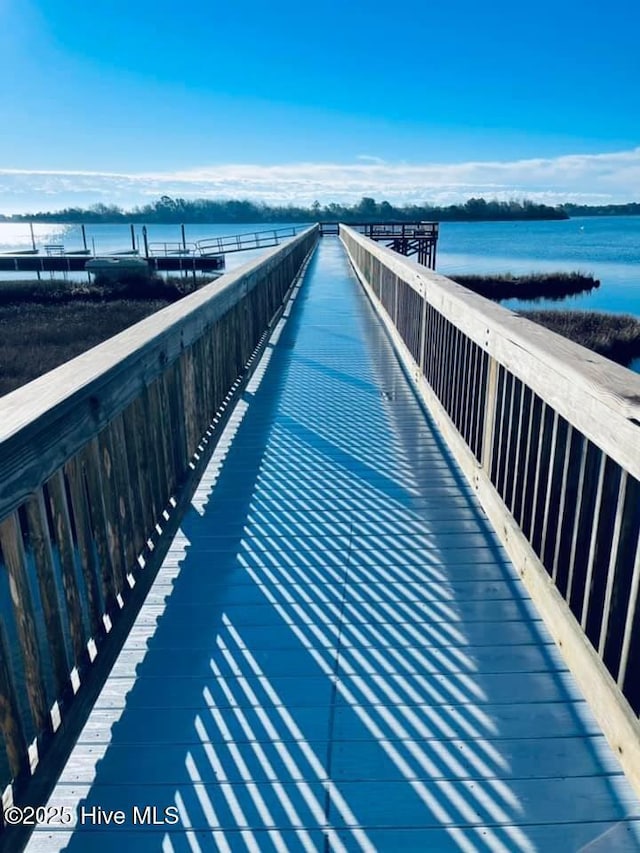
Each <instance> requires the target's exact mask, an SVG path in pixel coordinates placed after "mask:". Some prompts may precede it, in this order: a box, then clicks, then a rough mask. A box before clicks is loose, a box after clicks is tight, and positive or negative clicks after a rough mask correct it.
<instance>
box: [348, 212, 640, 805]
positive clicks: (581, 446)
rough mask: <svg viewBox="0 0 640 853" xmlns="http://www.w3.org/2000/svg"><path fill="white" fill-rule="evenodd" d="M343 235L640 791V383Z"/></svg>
mask: <svg viewBox="0 0 640 853" xmlns="http://www.w3.org/2000/svg"><path fill="white" fill-rule="evenodd" d="M340 235H341V239H342V241H343V243H344V245H345V247H346V249H347V251H348V253H349V256H350V258H351V262H352V264H353V266H354V268H355V271H356V273H357V275H358V277H359V278H360V280H361V282H362V284H363V286H364V288H365V291H366V292H367V294H368V295H369V297H370V299H371V301H372V303H373V304H374V307H375V308H376V309H377V310H378V312H379V313H380V316H381V317H382V319H383V321H384V322H385V324H386V326H387V328H388V330H389V332H390V334H391V336H392V338H393V339H394V342H395V344H396V347H397V349H398V351H399V353H400V355H401V357H402V358H403V361H404V363H405V365H406V367H407V369H408V371H409V372H410V374H411V375H412V376H413V378H414V380H415V382H416V385H417V388H418V390H419V391H420V393H421V394H422V396H423V398H424V399H425V401H426V403H427V405H428V407H429V409H430V411H431V413H432V414H433V416H434V418H435V420H436V421H437V423H438V425H439V426H440V428H441V430H442V432H443V434H444V436H445V438H446V439H447V442H448V444H449V446H450V448H451V450H452V451H453V453H454V455H455V456H456V459H457V461H458V462H459V464H460V466H461V468H462V470H463V471H464V473H465V474H466V476H467V478H468V479H469V481H470V482H471V483H472V484H473V486H474V488H475V490H476V492H477V494H478V497H479V499H480V501H481V503H482V504H483V506H484V509H485V511H486V512H487V516H488V518H489V520H490V521H491V522H492V524H493V526H494V529H495V531H496V533H497V535H498V537H499V538H500V539H501V541H502V543H503V544H504V546H505V548H506V549H507V551H508V552H509V555H510V557H511V559H512V560H513V562H514V564H515V565H516V567H517V568H518V570H519V572H520V574H521V576H522V577H523V580H524V581H525V584H526V585H527V587H528V589H529V592H530V594H531V596H532V598H533V600H534V602H535V604H536V606H537V607H538V610H539V611H540V613H541V615H542V616H543V618H544V619H545V621H546V623H547V626H548V628H549V630H550V632H551V634H552V635H553V636H554V638H555V639H556V641H557V642H558V644H559V646H560V647H561V649H562V651H563V652H564V654H565V657H566V660H567V663H568V664H569V666H570V668H571V669H572V671H573V673H574V675H575V677H576V679H577V681H578V683H579V684H580V686H581V688H582V690H583V692H584V693H585V696H586V698H587V699H588V701H589V702H590V703H591V705H592V708H593V710H594V712H595V714H596V717H597V718H598V720H599V722H600V724H601V726H602V728H603V731H604V732H605V734H606V735H607V737H608V739H609V741H610V743H611V744H612V746H613V747H614V749H615V750H616V752H617V753H618V754H619V755H620V757H621V760H622V762H623V766H624V767H625V770H626V772H627V774H628V776H629V778H630V780H631V781H632V783H633V784H634V785H635V787H636V789H637V790H638V792H639V793H640V726H639V725H638V712H639V711H640V683H639V682H638V679H637V675H636V673H637V667H638V665H640V595H639V592H640V376H638V375H636V374H635V373H632V372H631V371H629V370H626V369H624V368H622V367H620V366H619V365H616V364H614V363H613V362H611V361H609V360H607V359H605V358H603V357H601V356H598V355H596V354H594V353H593V352H591V351H589V350H587V349H585V348H584V347H582V346H579V345H578V344H575V343H573V342H571V341H568V340H566V339H565V338H563V337H561V336H559V335H556V334H554V333H553V332H550V331H548V330H547V329H545V328H542V327H540V326H538V325H536V324H534V323H532V322H530V321H528V320H525V319H524V318H522V317H519V316H518V315H516V314H514V313H513V312H511V311H508V310H506V309H504V308H502V307H500V306H498V305H496V304H494V303H492V302H491V301H490V300H488V299H485V298H484V297H481V296H479V295H477V294H474V293H472V292H470V291H468V290H466V289H465V288H463V287H461V286H460V285H457V284H455V283H454V282H452V281H450V280H449V279H447V278H445V277H444V276H442V275H438V274H437V273H435V272H432V271H431V270H428V269H426V268H425V267H423V266H418V265H417V264H415V263H413V262H411V261H409V260H407V259H405V258H403V257H401V256H399V255H398V254H396V253H395V252H392V251H391V250H389V249H387V248H384V247H382V246H380V245H379V244H377V243H375V242H373V241H372V240H370V239H367V238H366V237H363V236H362V235H361V234H359V233H357V232H356V231H355V230H353V229H352V228H348V227H346V226H342V225H341V226H340Z"/></svg>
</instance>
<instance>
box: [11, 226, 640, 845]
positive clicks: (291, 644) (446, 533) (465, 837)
mask: <svg viewBox="0 0 640 853" xmlns="http://www.w3.org/2000/svg"><path fill="white" fill-rule="evenodd" d="M287 313H289V312H287ZM50 804H51V805H54V804H55V805H67V806H71V807H72V809H73V811H74V814H75V813H76V812H77V811H78V810H79V809H80V807H84V809H85V814H86V813H87V812H88V810H89V809H90V808H92V807H94V806H96V807H99V808H101V809H102V810H105V811H107V810H115V809H119V810H123V811H124V812H125V815H126V822H125V824H124V825H122V826H112V825H110V826H104V825H103V826H96V825H91V823H90V821H89V820H87V822H86V823H85V825H84V826H82V827H77V828H76V830H75V831H74V832H71V831H69V828H67V827H60V828H58V829H53V830H52V829H51V828H48V827H42V828H41V829H40V830H39V831H37V832H36V833H35V834H34V836H33V837H32V840H31V843H30V846H29V848H28V849H29V850H30V851H32V853H33V851H38V853H45V851H46V853H52V851H57V850H61V849H65V850H69V851H74V853H76V851H78V852H79V853H86V851H91V853H94V851H96V853H102V851H115V850H118V851H125V850H135V851H136V853H140V851H143V853H146V851H180V853H182V851H211V850H221V851H233V853H235V852H236V851H242V850H252V851H260V853H262V851H269V850H280V851H315V850H317V851H358V850H381V851H420V853H426V851H429V853H431V851H454V850H456V851H457V850H463V851H488V850H490V851H514V850H518V851H519V850H540V851H562V853H567V851H577V850H582V849H584V850H588V851H590V853H609V851H622V850H624V851H627V850H628V851H632V850H633V851H637V850H638V849H640V823H639V822H638V821H639V819H640V807H639V804H638V801H637V799H636V797H635V796H634V794H633V793H632V791H631V789H630V787H629V786H628V784H627V782H626V781H625V778H624V777H623V776H622V775H621V774H620V770H619V766H618V764H617V761H616V759H615V758H614V757H613V756H612V754H611V752H610V751H609V749H608V747H607V746H606V743H605V742H604V739H603V737H602V736H601V735H600V734H599V729H598V727H597V725H596V723H595V721H594V719H593V717H592V715H591V713H590V711H589V710H588V708H587V706H586V705H585V702H584V701H583V700H582V698H581V696H580V695H579V694H578V692H577V689H576V687H575V686H574V682H573V679H572V677H571V676H570V675H569V674H568V672H567V671H566V668H565V666H564V664H563V661H562V659H561V657H560V656H559V654H558V652H557V651H556V648H555V646H554V645H553V644H552V642H551V639H550V637H549V635H548V634H547V631H546V630H545V628H544V626H543V625H542V623H541V622H540V620H539V619H538V617H537V615H536V613H535V611H534V609H533V606H532V604H531V603H530V601H529V600H528V597H527V595H526V593H525V590H524V588H523V587H522V586H521V584H520V581H519V580H518V578H517V576H516V574H515V572H514V569H513V568H512V566H511V564H510V563H509V562H508V560H507V559H506V557H505V553H504V551H503V550H502V549H501V548H500V546H499V545H498V544H497V540H496V538H495V537H494V535H493V533H492V532H491V531H490V529H489V528H488V526H487V524H486V522H485V519H484V517H483V514H482V511H481V510H480V509H479V507H478V505H477V504H476V501H475V499H474V496H473V494H472V492H471V490H470V489H469V487H468V486H467V485H466V483H465V482H464V481H463V479H462V477H461V475H460V473H459V472H458V470H457V468H456V465H455V464H454V463H453V461H452V459H451V457H450V455H449V453H448V451H447V450H446V448H445V447H444V445H443V442H442V441H441V439H440V437H439V435H438V432H437V430H436V429H435V428H434V426H433V424H432V423H431V422H430V419H429V418H428V417H427V416H426V415H425V413H424V412H423V410H422V408H421V406H420V404H419V403H418V402H417V400H416V398H415V396H414V394H413V391H412V389H411V387H410V385H409V383H408V382H407V379H406V378H405V376H404V374H403V372H402V369H401V368H400V366H399V363H398V362H397V360H396V358H395V356H394V353H393V351H392V349H391V346H390V344H389V342H388V340H387V338H386V336H385V333H384V332H383V330H382V328H381V325H380V323H379V321H378V319H377V317H376V315H375V314H374V312H373V310H372V308H371V307H370V305H369V303H368V301H367V299H366V297H365V296H364V294H363V293H362V291H361V290H360V287H359V285H358V283H357V282H356V280H355V278H354V276H353V274H352V272H351V271H350V268H349V266H348V262H347V260H346V257H345V255H344V253H343V250H342V248H341V246H340V244H339V243H337V241H336V240H334V239H332V238H326V239H324V240H323V241H322V244H321V246H320V248H319V249H318V251H317V253H316V256H315V258H314V259H313V261H312V263H311V265H310V267H309V270H308V273H307V276H306V279H305V281H304V283H303V285H302V287H301V288H300V290H299V292H298V293H297V295H296V298H295V301H294V302H293V306H292V309H291V311H290V317H289V319H288V321H287V323H286V325H284V328H283V327H282V324H281V325H280V326H279V327H278V328H277V329H276V332H275V334H274V339H273V341H272V345H271V346H270V347H269V348H268V350H267V353H266V355H265V358H264V361H263V364H262V365H261V366H260V367H259V368H258V371H257V373H256V374H255V376H254V377H253V379H252V380H251V383H250V385H249V387H248V389H247V392H246V393H245V395H244V398H243V401H242V402H241V403H240V405H239V407H238V409H237V410H236V411H235V413H234V415H233V417H232V420H231V422H230V424H229V425H228V427H227V430H226V432H225V434H224V436H223V438H222V440H221V443H220V444H219V446H218V449H217V450H216V452H215V455H214V457H213V459H212V461H211V463H210V465H209V467H208V469H207V471H206V474H205V476H204V478H203V480H202V482H201V484H200V486H199V489H198V491H197V493H196V496H195V498H194V500H193V505H192V508H191V510H190V512H189V514H188V515H187V517H185V519H184V522H183V524H182V527H181V532H180V534H179V535H178V537H177V538H176V540H175V542H174V544H173V546H172V548H171V550H170V553H169V554H168V557H167V559H166V560H165V562H164V565H163V567H162V568H161V570H160V573H159V575H158V577H157V579H156V581H155V584H154V586H153V588H152V590H151V593H150V595H149V597H148V599H147V601H146V603H145V605H144V607H143V609H142V610H141V612H140V614H139V617H138V619H137V621H136V624H135V626H134V629H133V631H132V633H131V634H130V636H129V638H128V640H127V642H126V645H125V647H124V650H123V651H122V653H121V655H120V657H119V659H118V661H117V664H116V666H115V669H114V671H113V673H112V675H111V676H110V678H109V679H108V682H107V684H106V686H105V687H104V689H103V691H102V694H101V696H100V698H99V700H98V702H97V705H96V707H95V709H94V710H93V712H92V713H91V716H90V718H89V721H88V723H87V725H86V727H85V728H84V731H83V733H82V735H81V737H80V739H79V742H78V744H77V745H76V747H75V749H74V752H73V754H72V756H71V759H70V761H69V763H68V765H67V767H66V769H65V771H64V774H63V776H62V778H61V779H60V781H59V784H58V785H57V787H56V790H55V792H54V794H53V797H52V799H51V801H50ZM148 805H149V806H157V807H158V818H159V819H160V818H161V817H162V812H163V810H164V809H165V808H166V807H168V806H176V807H177V809H178V812H179V815H180V822H179V823H178V824H176V825H174V826H172V825H155V826H149V825H133V821H132V809H133V807H134V806H138V807H140V809H142V807H144V806H148Z"/></svg>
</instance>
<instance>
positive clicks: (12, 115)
mask: <svg viewBox="0 0 640 853" xmlns="http://www.w3.org/2000/svg"><path fill="white" fill-rule="evenodd" d="M639 8H640V7H639V6H638V4H637V3H635V2H632V1H631V0H624V1H623V0H610V2H608V3H606V4H595V3H593V4H592V3H585V2H576V0H554V2H550V0H539V2H536V4H522V3H517V2H510V3H506V2H503V0H498V2H492V3H491V2H490V3H489V4H486V3H484V4H483V3H478V2H469V0H457V2H456V0H449V2H444V3H425V2H424V0H421V2H417V0H405V2H403V3H402V4H393V3H391V4H390V3H380V4H375V3H372V2H368V3H361V2H347V0H342V2H337V1H336V0H324V2H322V3H318V2H314V3H313V4H311V3H303V2H295V3H293V2H288V0H286V2H282V0H280V2H278V0H275V2H271V3H264V2H261V3H257V2H254V0H245V2H242V3H237V2H236V3H233V2H226V3H221V2H219V1H218V0H211V2H207V3H204V2H202V3H201V2H191V3H189V2H187V3H183V4H179V3H176V2H175V0H172V2H165V0H159V2H154V3H151V2H149V0H135V2H131V0H127V2H124V0H110V2H104V0H94V2H91V3H87V2H86V0H83V2H79V0H65V2H61V0H0V66H1V67H0V72H1V73H0V80H2V83H1V84H0V85H1V90H0V94H1V98H2V100H1V103H2V108H3V119H2V133H1V134H0V212H12V211H14V210H27V209H36V208H39V209H46V208H55V207H59V206H63V205H66V204H74V203H77V204H89V203H91V202H92V201H101V202H114V203H118V204H122V205H124V206H128V205H130V204H138V203H144V202H145V201H148V200H151V199H153V198H156V197H157V196H158V195H159V194H162V193H168V194H169V195H182V196H184V197H191V196H211V197H218V198H220V197H222V198H229V197H251V198H257V199H264V200H266V201H278V202H286V201H292V202H310V201H312V200H313V199H314V198H319V199H320V201H328V200H345V201H349V200H357V199H358V198H360V196H362V195H363V194H367V195H374V196H375V197H376V198H379V199H381V198H388V199H389V200H392V201H403V200H406V201H440V202H445V201H456V200H460V199H465V198H467V197H468V196H469V195H472V194H483V195H485V196H487V197H499V198H504V197H517V198H522V197H525V196H526V197H531V198H539V199H541V200H549V201H559V200H565V199H576V200H580V199H582V200H585V201H587V202H600V201H628V200H640V149H639V146H640V109H639V107H640V85H639V84H640V59H639V55H640V54H639V51H638V47H637V34H638V32H639V31H640V11H638V9H639ZM396 9H397V11H396ZM378 10H379V11H378Z"/></svg>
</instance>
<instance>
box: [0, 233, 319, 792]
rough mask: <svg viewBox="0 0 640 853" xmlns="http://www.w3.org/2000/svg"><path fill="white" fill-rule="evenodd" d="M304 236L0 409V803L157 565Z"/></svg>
mask: <svg viewBox="0 0 640 853" xmlns="http://www.w3.org/2000/svg"><path fill="white" fill-rule="evenodd" d="M317 232H318V229H317V226H314V227H312V228H309V229H307V230H306V231H304V232H303V233H301V234H299V235H298V236H296V237H293V238H292V239H291V240H289V241H287V242H286V243H285V244H283V245H281V246H279V247H276V248H274V249H272V250H270V251H267V252H265V254H264V256H263V257H261V258H260V259H258V260H257V261H253V262H250V263H248V264H245V265H244V266H243V267H241V268H240V269H238V270H237V271H235V272H234V273H232V274H229V275H226V276H223V277H222V278H220V279H218V280H217V281H216V282H214V283H212V284H210V285H207V286H206V287H204V288H202V289H201V290H199V291H197V292H196V293H193V294H191V295H190V296H187V297H185V298H183V299H182V300H180V301H179V302H177V303H175V304H173V305H170V306H168V307H167V308H165V309H163V310H162V311H160V312H158V313H157V314H154V315H153V316H151V317H148V318H147V319H146V320H143V321H142V322H140V323H138V324H136V325H135V326H132V327H131V328H129V329H127V330H126V331H124V332H122V333H121V334H119V335H116V336H115V337H113V338H111V339H109V340H108V341H105V342H104V343H103V344H100V345H99V346H97V347H94V348H93V349H92V350H90V351H89V352H87V353H84V354H83V355H80V356H78V357H77V358H75V359H73V360H72V361H70V362H68V363H66V364H64V365H62V366H60V367H58V368H56V369H55V370H53V371H51V372H50V373H47V374H46V375H45V376H42V377H40V378H39V379H36V380H35V381H34V382H31V383H29V384H28V385H26V386H24V387H22V388H20V389H18V390H16V391H14V392H13V393H11V394H9V395H7V396H6V397H4V398H3V399H2V400H0V583H4V584H5V585H6V587H7V589H5V592H8V593H10V599H11V600H12V602H13V607H12V610H11V612H9V613H0V730H1V731H2V735H3V738H4V745H5V755H6V762H5V764H6V767H5V768H4V770H2V773H1V777H2V778H0V782H1V783H2V789H3V790H4V789H5V787H6V786H7V785H8V784H9V783H11V782H13V783H14V785H15V784H16V783H17V787H18V788H20V787H21V785H22V783H23V782H24V781H25V780H27V779H28V777H29V775H30V773H31V771H32V770H33V768H34V765H35V764H36V763H37V760H38V756H39V755H40V756H41V755H42V753H43V750H45V749H46V747H47V746H48V744H49V741H50V740H51V739H52V737H53V735H54V732H55V731H56V729H57V728H58V726H59V724H60V721H61V720H64V719H65V715H66V714H67V713H68V711H69V709H70V708H72V707H73V697H74V694H75V693H76V691H77V690H78V685H79V684H80V683H82V682H83V679H84V677H85V673H86V672H87V671H88V670H89V668H90V666H91V663H92V661H93V659H94V658H95V657H96V654H98V655H99V653H100V652H101V649H102V648H103V647H105V645H107V644H108V642H109V637H108V634H109V633H110V631H111V628H112V626H113V625H115V623H116V620H117V619H118V618H119V616H120V612H121V610H122V608H123V607H124V606H125V605H126V603H127V601H128V600H129V598H130V597H131V595H130V594H131V590H132V587H133V586H134V585H135V583H136V580H137V579H138V577H139V575H140V572H141V571H142V568H141V567H144V566H146V567H147V568H148V566H149V565H150V558H151V555H152V552H153V553H156V554H157V553H158V552H159V551H161V548H160V547H159V545H160V543H161V540H162V536H163V534H162V531H163V530H164V529H166V526H167V523H168V519H169V518H170V516H171V514H172V513H173V511H174V508H175V507H176V505H177V504H179V502H180V500H181V495H182V494H184V492H185V489H187V486H188V484H190V483H193V481H194V477H195V473H194V472H195V471H196V470H199V466H200V467H201V466H202V464H203V462H204V460H205V459H206V458H207V454H208V453H209V452H210V451H211V449H212V447H213V445H214V444H215V438H216V431H215V427H216V423H219V422H220V420H221V418H222V417H223V413H224V412H225V411H226V410H228V408H229V404H230V401H231V399H232V398H233V396H234V395H235V394H237V391H238V389H239V388H240V389H241V387H242V385H241V378H242V376H243V375H244V374H246V372H247V365H248V364H249V363H250V362H251V359H252V357H253V356H255V353H256V348H258V347H259V346H261V345H262V343H263V342H264V340H265V339H266V333H267V330H268V329H269V327H270V324H272V323H273V322H274V319H275V318H276V317H277V316H278V312H279V310H280V309H281V307H282V305H283V301H284V300H285V297H286V295H287V293H288V291H289V289H290V288H291V286H292V285H293V283H294V281H295V280H296V277H297V276H298V275H299V273H300V270H301V268H302V267H303V265H304V263H305V260H306V259H307V258H308V257H309V254H310V253H311V252H312V250H313V248H314V246H315V244H316V241H317V237H318V234H317ZM165 538H166V537H165ZM149 571H150V570H148V571H147V575H148V574H149ZM9 649H10V650H11V654H9V652H8V650H9ZM99 656H100V655H99ZM30 744H31V749H30V750H28V749H27V747H28V745H30ZM34 746H35V749H34Z"/></svg>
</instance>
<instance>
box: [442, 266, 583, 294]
mask: <svg viewBox="0 0 640 853" xmlns="http://www.w3.org/2000/svg"><path fill="white" fill-rule="evenodd" d="M449 278H452V279H453V281H457V282H458V284H462V285H463V286H464V287H468V288H469V290H473V292H474V293H479V294H480V296H486V297H487V298H488V299H493V300H495V301H500V300H502V299H564V298H565V296H573V295H575V294H576V293H585V292H589V291H591V290H593V289H594V288H595V287H599V286H600V282H599V281H598V280H597V279H596V278H594V277H593V276H592V275H585V274H583V273H580V272H568V273H564V272H554V273H532V274H530V275H521V276H515V275H511V274H510V273H506V274H505V275H452V276H449Z"/></svg>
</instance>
